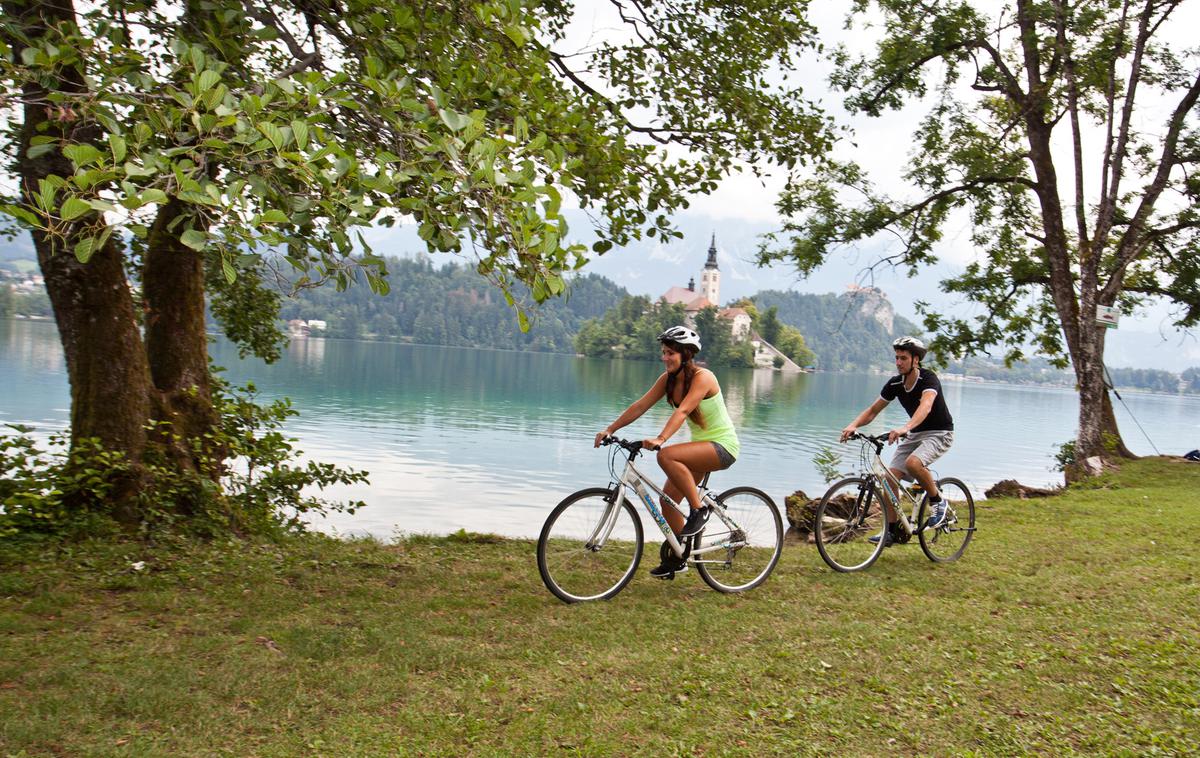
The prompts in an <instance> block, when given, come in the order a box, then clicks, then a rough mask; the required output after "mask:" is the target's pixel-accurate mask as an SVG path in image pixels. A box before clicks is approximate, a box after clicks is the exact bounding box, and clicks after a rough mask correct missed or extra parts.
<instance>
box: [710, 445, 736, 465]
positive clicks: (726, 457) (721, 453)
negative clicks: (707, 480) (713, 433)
mask: <svg viewBox="0 0 1200 758" xmlns="http://www.w3.org/2000/svg"><path fill="white" fill-rule="evenodd" d="M712 446H713V449H714V450H716V451H717V459H718V460H720V461H721V468H719V469H717V471H724V470H725V469H727V468H729V467H730V466H732V465H733V462H734V461H736V460H737V458H734V457H733V456H732V455H730V454H729V451H728V450H726V449H725V446H724V445H722V444H721V443H720V442H714V443H712Z"/></svg>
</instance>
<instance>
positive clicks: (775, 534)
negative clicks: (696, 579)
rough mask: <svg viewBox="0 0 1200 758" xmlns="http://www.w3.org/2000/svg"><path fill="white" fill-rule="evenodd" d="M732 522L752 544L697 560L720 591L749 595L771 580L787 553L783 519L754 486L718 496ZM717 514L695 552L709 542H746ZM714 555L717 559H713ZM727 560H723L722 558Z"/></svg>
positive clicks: (710, 583)
mask: <svg viewBox="0 0 1200 758" xmlns="http://www.w3.org/2000/svg"><path fill="white" fill-rule="evenodd" d="M717 502H718V503H720V504H721V506H722V507H723V508H725V509H726V511H727V512H728V514H729V515H730V517H731V518H732V520H733V521H734V522H735V523H736V524H737V525H738V526H739V527H740V528H741V530H742V531H744V532H745V540H744V541H746V542H748V543H749V544H748V545H746V546H744V547H738V548H732V547H731V548H726V550H725V551H724V552H720V551H716V552H713V553H706V554H704V555H701V556H699V557H698V558H695V559H694V562H695V566H696V571H698V572H699V574H700V578H701V579H703V580H704V582H705V583H706V584H707V585H708V586H709V587H712V588H713V589H714V590H716V591H717V592H745V591H747V590H752V589H754V588H755V587H757V586H758V585H760V584H762V583H763V582H765V581H766V580H767V577H769V576H770V575H771V572H772V571H774V570H775V566H776V564H778V563H779V556H780V554H781V553H782V552H783V517H782V516H781V515H780V514H779V507H778V506H776V505H775V501H774V500H772V499H771V498H770V497H768V496H767V494H766V493H765V492H763V491H762V490H758V489H755V488H754V487H734V488H732V489H728V490H725V491H724V492H722V493H721V494H720V495H718V496H717ZM740 538H741V535H738V534H735V533H734V532H732V531H731V530H730V529H729V527H727V526H726V524H725V522H723V521H721V519H720V517H719V516H717V515H716V514H713V515H711V516H709V519H708V524H706V525H705V528H704V530H702V531H701V532H700V533H699V534H698V535H696V537H695V542H694V543H693V544H694V547H693V548H692V551H693V553H694V552H695V551H696V550H698V549H700V548H701V547H702V546H703V545H704V542H705V540H706V539H707V540H709V541H710V544H711V543H717V542H720V541H722V540H724V541H726V542H732V541H742V540H741V539H740ZM709 556H713V557H711V558H710V557H709ZM722 558H723V559H722Z"/></svg>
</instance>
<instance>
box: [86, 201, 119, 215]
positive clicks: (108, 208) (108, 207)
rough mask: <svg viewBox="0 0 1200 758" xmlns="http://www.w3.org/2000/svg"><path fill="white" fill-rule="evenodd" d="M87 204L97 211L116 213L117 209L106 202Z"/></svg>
mask: <svg viewBox="0 0 1200 758" xmlns="http://www.w3.org/2000/svg"><path fill="white" fill-rule="evenodd" d="M87 204H88V205H89V206H90V207H91V208H92V209H93V210H97V211H104V212H107V211H115V210H116V209H117V207H116V206H115V205H113V204H112V203H110V202H108V201H106V200H88V201H87Z"/></svg>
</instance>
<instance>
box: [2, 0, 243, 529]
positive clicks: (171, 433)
mask: <svg viewBox="0 0 1200 758" xmlns="http://www.w3.org/2000/svg"><path fill="white" fill-rule="evenodd" d="M3 9H4V12H5V13H6V14H10V15H12V16H14V17H16V18H19V19H21V21H22V22H23V23H24V31H25V33H26V34H27V35H28V37H30V38H32V39H37V38H39V37H42V36H45V35H46V34H48V32H49V30H50V29H51V28H52V27H55V26H57V25H60V24H64V23H73V22H74V20H75V10H74V7H73V5H72V3H71V2H70V0H55V1H54V2H38V3H29V4H27V3H20V2H6V3H4V5H3ZM6 42H8V43H9V45H10V46H12V47H13V54H14V55H17V56H19V55H20V54H21V51H22V49H23V47H24V46H23V45H22V44H21V42H20V40H19V39H10V40H6ZM52 88H53V89H54V90H56V91H61V92H68V93H84V92H86V91H87V86H86V82H85V80H84V76H83V71H82V70H81V69H80V68H69V67H64V68H62V69H61V70H60V73H59V79H58V81H56V82H54V84H53V85H52ZM22 94H23V96H24V98H25V101H26V105H25V112H24V122H23V124H22V125H21V132H20V137H21V140H20V147H19V153H18V157H17V161H16V169H17V172H18V175H19V176H20V180H21V192H22V201H23V202H24V203H25V204H26V206H27V207H30V208H31V209H32V208H34V207H35V206H36V202H35V200H34V198H35V195H36V193H37V192H38V191H39V184H38V181H39V180H40V179H45V178H46V177H48V176H52V175H54V176H61V177H70V176H71V175H72V174H73V173H74V167H73V166H72V164H71V162H70V161H69V160H68V159H67V158H66V157H65V156H64V155H63V154H62V153H61V152H60V151H59V150H57V149H56V150H53V151H50V152H47V153H44V154H42V155H41V156H39V157H36V158H29V157H28V152H27V151H28V149H29V147H30V145H31V140H32V138H33V137H35V136H38V135H52V136H60V137H62V138H63V139H70V140H72V141H78V142H91V143H96V144H97V147H100V148H101V149H103V145H102V143H101V141H100V140H101V134H100V129H99V128H98V127H97V125H96V124H95V123H92V122H88V121H85V120H84V119H83V118H82V117H81V116H80V115H79V114H77V113H75V112H74V111H73V110H71V108H69V107H64V106H50V105H47V94H48V91H47V89H46V87H44V86H43V84H42V83H40V82H32V83H29V84H27V85H26V86H25V87H24V89H23V92H22ZM184 211H185V206H183V205H182V204H181V203H179V202H178V201H175V202H172V203H169V204H168V205H166V206H164V207H163V208H162V209H161V210H160V213H159V215H158V217H157V219H156V222H155V224H154V227H153V229H152V230H151V235H150V240H149V245H148V250H147V253H146V262H145V269H144V272H143V294H144V297H145V304H146V336H145V341H143V337H142V331H141V328H140V327H139V323H138V318H137V313H136V310H135V307H134V302H133V296H132V293H131V291H130V287H129V282H128V278H127V276H126V271H125V266H124V263H125V258H124V254H123V251H122V250H121V247H120V245H119V244H118V242H117V241H116V240H114V239H110V240H108V242H107V243H106V244H105V245H104V246H103V247H102V248H101V249H99V250H98V251H96V252H95V254H93V255H92V257H91V258H90V260H89V261H88V262H87V263H81V262H80V261H79V260H77V259H76V257H75V256H74V254H73V249H74V245H75V242H76V241H77V240H78V239H79V238H80V235H81V234H82V229H83V228H85V227H88V228H91V229H92V230H93V231H94V229H95V228H96V225H97V224H100V223H102V219H101V218H100V217H99V216H98V215H97V214H94V213H89V214H86V215H85V216H84V217H83V218H81V219H78V220H77V221H76V223H75V224H74V225H73V226H70V227H63V228H60V229H57V230H56V231H55V232H53V233H50V232H44V231H35V232H34V233H33V242H34V247H35V249H36V251H37V257H38V264H39V266H40V267H41V271H42V274H43V276H44V277H45V281H46V292H47V294H48V295H49V298H50V302H51V305H52V306H53V308H54V316H55V320H56V322H57V325H58V332H59V338H60V339H61V340H62V345H63V353H64V356H65V358H66V363H67V376H68V379H69V381H70V385H71V442H72V449H78V448H79V446H80V443H81V442H82V441H83V440H85V439H93V438H94V439H96V440H97V441H98V442H99V444H100V445H101V446H102V447H103V448H104V449H106V450H109V451H114V452H119V453H122V454H123V455H124V456H125V458H126V460H127V461H128V463H129V467H128V470H127V471H126V472H125V473H124V474H122V475H121V476H120V478H119V479H118V480H116V481H114V484H115V490H114V491H113V492H111V493H110V494H109V495H108V502H106V503H105V504H103V505H104V506H105V507H107V508H109V509H111V511H112V513H113V514H114V515H115V516H116V518H117V519H118V520H120V521H122V522H125V523H136V522H137V521H139V520H140V519H141V518H142V515H143V514H142V513H140V512H139V510H138V505H137V498H136V496H137V495H138V494H140V493H141V491H142V490H143V489H144V488H145V487H146V485H147V483H148V479H147V477H146V474H145V472H146V468H145V466H144V465H143V463H144V461H145V459H146V455H147V453H148V452H149V451H150V450H151V449H153V450H154V451H155V452H156V453H158V454H159V455H156V458H157V459H158V460H159V461H160V462H161V463H164V464H166V465H167V466H168V467H170V468H173V469H174V470H176V471H180V472H185V473H199V474H201V475H206V476H209V477H210V478H215V477H216V476H217V475H218V473H219V467H220V463H221V460H220V451H218V450H214V449H212V447H211V443H207V446H206V442H205V441H206V440H209V439H211V435H210V434H209V433H210V432H211V431H212V430H213V428H214V427H215V426H216V424H217V421H218V419H217V414H216V412H215V410H214V408H213V404H212V387H211V378H210V375H209V371H208V344H207V338H206V336H205V332H204V261H203V258H202V256H201V255H200V254H199V253H197V252H196V251H194V250H192V249H190V248H188V247H186V246H184V245H182V244H181V243H180V242H179V240H178V234H179V231H180V230H179V229H178V228H173V227H172V225H171V222H172V221H173V220H175V219H176V218H178V217H179V216H180V215H181V214H182V213H183V212H184ZM56 215H57V214H56ZM89 234H90V233H89ZM151 421H158V422H164V421H165V422H169V426H163V425H157V426H156V428H157V429H158V430H159V433H154V434H151V433H149V432H148V428H149V425H150V422H151ZM87 494H88V493H80V495H79V497H77V498H76V499H78V500H79V501H80V503H79V504H81V505H83V504H84V503H83V499H84V498H85V497H86V495H87ZM87 505H92V506H95V505H98V504H96V503H87ZM172 506H175V507H184V508H186V507H187V506H186V504H183V503H179V504H168V503H160V504H158V505H157V506H156V507H160V508H161V507H172Z"/></svg>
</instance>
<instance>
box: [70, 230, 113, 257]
mask: <svg viewBox="0 0 1200 758" xmlns="http://www.w3.org/2000/svg"><path fill="white" fill-rule="evenodd" d="M111 235H112V227H111V226H106V227H104V230H103V231H102V232H100V234H98V235H96V236H95V237H87V238H86V239H82V240H80V241H79V242H78V243H76V245H75V258H76V259H78V261H79V262H80V263H87V262H88V261H89V260H91V258H92V256H93V255H95V254H96V251H98V250H100V249H101V248H103V247H104V246H105V245H106V244H107V243H108V238H109V237H110V236H111Z"/></svg>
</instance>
